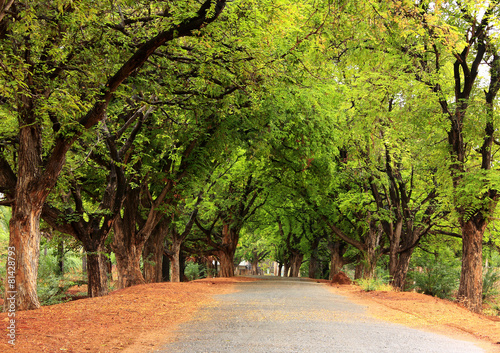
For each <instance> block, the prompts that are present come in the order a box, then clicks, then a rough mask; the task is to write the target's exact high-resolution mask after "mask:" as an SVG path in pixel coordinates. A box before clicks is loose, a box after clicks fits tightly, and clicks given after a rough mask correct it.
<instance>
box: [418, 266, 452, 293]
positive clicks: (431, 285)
mask: <svg viewBox="0 0 500 353" xmlns="http://www.w3.org/2000/svg"><path fill="white" fill-rule="evenodd" d="M412 277H413V281H414V282H415V283H414V285H413V289H415V290H416V291H417V292H420V293H423V294H428V295H432V296H435V297H438V298H441V299H445V298H450V297H451V296H452V294H453V292H455V291H456V290H457V288H458V281H459V278H460V271H459V269H458V268H456V267H455V266H453V265H452V264H449V263H435V264H432V265H430V266H428V267H424V268H423V270H422V271H421V272H420V271H415V272H413V273H412Z"/></svg>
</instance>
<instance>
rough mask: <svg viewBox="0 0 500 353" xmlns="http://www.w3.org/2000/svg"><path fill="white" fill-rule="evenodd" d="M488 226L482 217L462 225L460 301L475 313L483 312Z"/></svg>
mask: <svg viewBox="0 0 500 353" xmlns="http://www.w3.org/2000/svg"><path fill="white" fill-rule="evenodd" d="M476 218H477V219H476ZM486 224H487V223H486V221H485V220H484V219H483V218H482V217H480V216H476V217H475V218H472V219H470V220H469V221H467V222H465V223H463V224H462V251H463V253H462V272H461V274H460V287H459V289H458V299H459V300H460V301H461V302H462V303H463V304H464V305H465V306H466V307H467V308H469V309H470V310H472V311H474V312H480V311H481V310H482V300H483V297H482V293H483V258H482V256H483V234H484V230H485V229H486Z"/></svg>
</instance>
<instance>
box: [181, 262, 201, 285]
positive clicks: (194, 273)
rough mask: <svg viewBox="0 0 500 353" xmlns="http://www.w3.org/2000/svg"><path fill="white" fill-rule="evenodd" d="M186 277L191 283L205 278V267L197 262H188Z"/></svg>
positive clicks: (185, 270)
mask: <svg viewBox="0 0 500 353" xmlns="http://www.w3.org/2000/svg"><path fill="white" fill-rule="evenodd" d="M184 275H185V276H186V278H187V279H188V280H189V281H193V280H195V279H199V278H204V277H205V273H204V269H203V266H201V265H200V264H199V263H197V262H188V263H187V264H186V268H185V269H184Z"/></svg>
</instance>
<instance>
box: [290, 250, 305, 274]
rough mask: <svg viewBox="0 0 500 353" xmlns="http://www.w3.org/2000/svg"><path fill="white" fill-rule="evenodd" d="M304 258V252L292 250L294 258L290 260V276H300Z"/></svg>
mask: <svg viewBox="0 0 500 353" xmlns="http://www.w3.org/2000/svg"><path fill="white" fill-rule="evenodd" d="M303 258H304V254H302V253H300V252H298V251H294V252H292V258H291V260H290V277H299V274H300V266H301V265H302V259H303Z"/></svg>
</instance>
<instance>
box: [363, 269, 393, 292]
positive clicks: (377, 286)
mask: <svg viewBox="0 0 500 353" xmlns="http://www.w3.org/2000/svg"><path fill="white" fill-rule="evenodd" d="M389 279H390V277H389V275H386V274H384V273H383V272H379V275H378V276H376V277H375V278H363V279H358V280H356V283H357V284H358V285H359V286H360V287H361V289H363V290H364V291H365V292H371V291H376V290H377V291H384V292H390V291H392V290H393V288H392V286H391V285H390V284H389Z"/></svg>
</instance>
